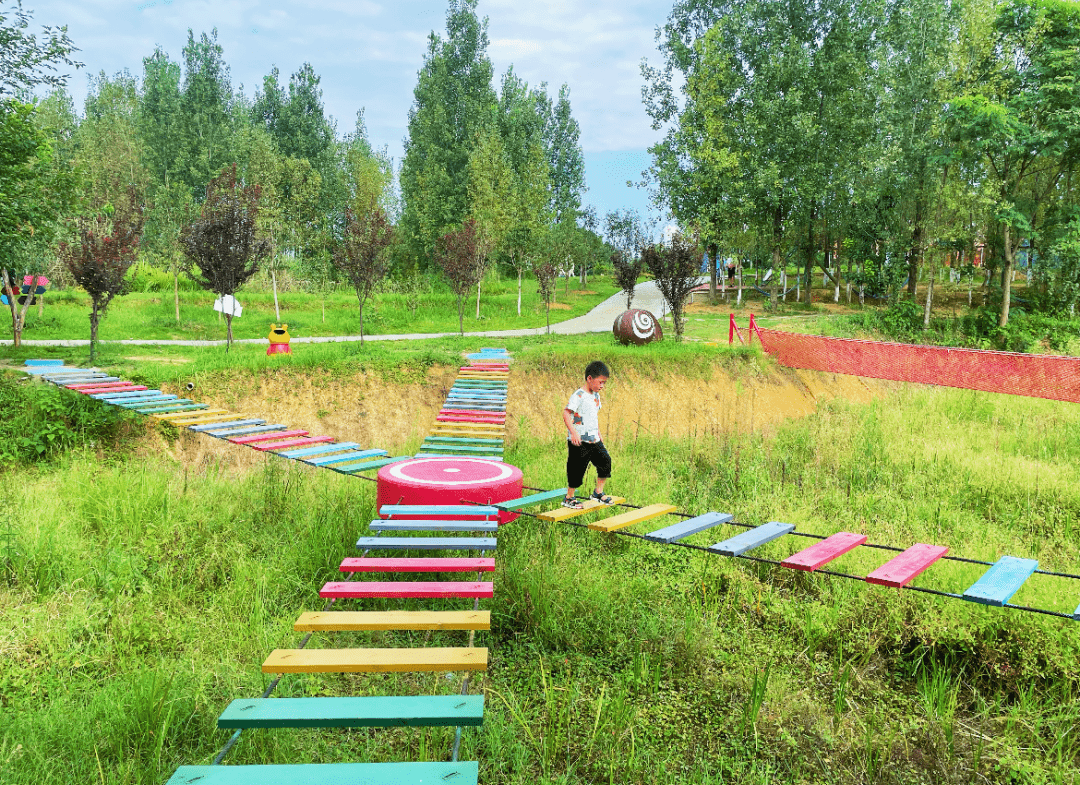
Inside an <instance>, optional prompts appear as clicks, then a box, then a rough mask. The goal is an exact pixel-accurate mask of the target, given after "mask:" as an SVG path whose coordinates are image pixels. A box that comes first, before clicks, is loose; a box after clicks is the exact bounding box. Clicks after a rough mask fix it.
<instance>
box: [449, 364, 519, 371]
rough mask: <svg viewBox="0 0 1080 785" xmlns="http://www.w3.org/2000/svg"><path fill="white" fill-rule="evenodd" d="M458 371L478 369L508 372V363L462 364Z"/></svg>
mask: <svg viewBox="0 0 1080 785" xmlns="http://www.w3.org/2000/svg"><path fill="white" fill-rule="evenodd" d="M458 370H459V371H478V372H480V373H509V371H510V366H509V365H463V366H461V367H460V368H458Z"/></svg>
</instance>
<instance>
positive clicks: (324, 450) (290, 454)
mask: <svg viewBox="0 0 1080 785" xmlns="http://www.w3.org/2000/svg"><path fill="white" fill-rule="evenodd" d="M359 446H360V445H359V444H357V443H356V442H332V443H330V444H318V445H316V446H314V447H304V448H303V449H301V450H289V451H287V452H283V453H281V454H282V455H283V456H284V457H286V458H309V457H311V456H314V455H327V454H328V453H332V452H343V451H345V450H351V451H354V452H355V450H356V448H357V447H359Z"/></svg>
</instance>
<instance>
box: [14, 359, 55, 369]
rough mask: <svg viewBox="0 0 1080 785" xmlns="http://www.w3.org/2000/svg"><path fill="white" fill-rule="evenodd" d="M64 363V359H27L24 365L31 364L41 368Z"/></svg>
mask: <svg viewBox="0 0 1080 785" xmlns="http://www.w3.org/2000/svg"><path fill="white" fill-rule="evenodd" d="M63 364H64V361H63V360H26V361H25V362H24V363H23V365H30V366H33V367H35V368H40V367H45V366H53V367H55V366H57V365H63Z"/></svg>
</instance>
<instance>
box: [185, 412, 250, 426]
mask: <svg viewBox="0 0 1080 785" xmlns="http://www.w3.org/2000/svg"><path fill="white" fill-rule="evenodd" d="M234 419H235V420H241V419H244V420H246V419H250V415H247V414H207V415H205V416H204V415H201V414H199V415H197V416H192V417H180V418H177V419H175V420H173V424H174V425H204V424H206V423H212V422H226V421H228V420H234Z"/></svg>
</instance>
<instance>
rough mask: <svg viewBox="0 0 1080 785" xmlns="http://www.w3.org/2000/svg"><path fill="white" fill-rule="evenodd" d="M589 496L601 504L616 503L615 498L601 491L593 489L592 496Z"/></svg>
mask: <svg viewBox="0 0 1080 785" xmlns="http://www.w3.org/2000/svg"><path fill="white" fill-rule="evenodd" d="M589 498H590V499H592V500H593V501H598V502H600V503H601V504H614V503H615V500H614V499H612V498H611V497H610V496H606V495H605V494H602V493H600V491H593V494H592V496H590V497H589Z"/></svg>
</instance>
